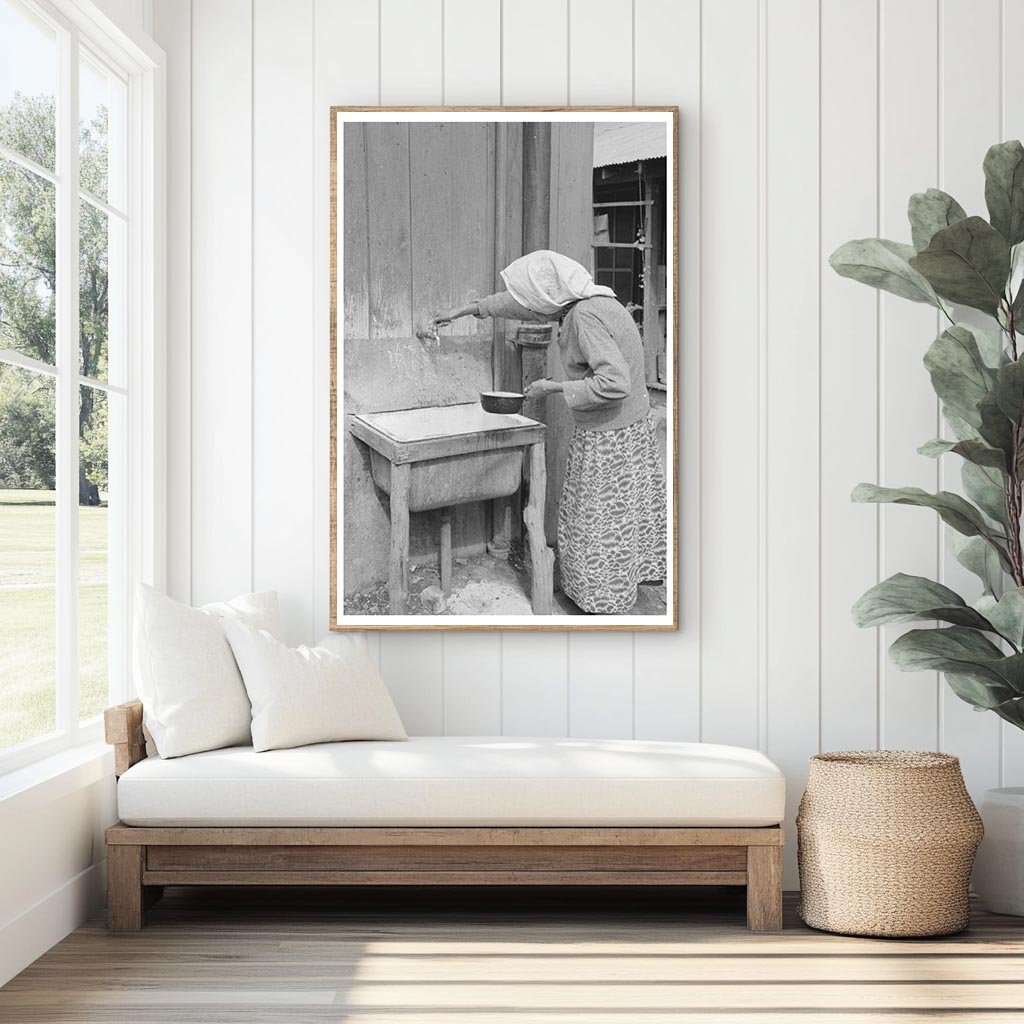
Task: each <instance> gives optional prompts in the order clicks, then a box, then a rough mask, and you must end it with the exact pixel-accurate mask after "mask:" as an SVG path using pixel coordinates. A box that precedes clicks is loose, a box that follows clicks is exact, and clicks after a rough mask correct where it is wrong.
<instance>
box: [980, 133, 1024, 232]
mask: <svg viewBox="0 0 1024 1024" xmlns="http://www.w3.org/2000/svg"><path fill="white" fill-rule="evenodd" d="M982 167H983V168H984V171H985V205H986V206H988V219H989V220H990V221H991V222H992V227H994V228H995V229H996V231H998V232H999V233H1000V234H1001V235H1002V236H1003V238H1005V239H1006V241H1007V242H1008V243H1009V244H1010V245H1016V244H1017V243H1018V242H1022V241H1024V146H1022V145H1021V144H1020V143H1019V142H1018V141H1016V140H1014V141H1012V142H999V143H996V145H994V146H992V147H991V148H990V149H989V151H988V152H987V153H986V154H985V162H984V163H983V164H982Z"/></svg>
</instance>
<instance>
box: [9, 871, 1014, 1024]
mask: <svg viewBox="0 0 1024 1024" xmlns="http://www.w3.org/2000/svg"><path fill="white" fill-rule="evenodd" d="M669 1020H673V1021H674V1020H685V1021H686V1024H711V1022H714V1024H780V1022H784V1021H785V1022H797V1021H798V1022H800V1024H810V1022H814V1024H867V1022H877V1021H892V1022H899V1024H916V1022H922V1021H935V1020H946V1021H956V1022H982V1021H986V1022H987V1021H999V1022H1007V1024H1008V1022H1011V1021H1021V1020H1024V919H1021V918H1012V917H997V916H994V915H990V914H986V913H984V912H983V911H981V910H976V912H975V916H974V920H973V922H972V925H971V928H970V930H969V931H967V932H965V933H964V934H962V935H959V936H952V937H950V938H945V939H937V940H922V941H895V940H867V939H853V938H844V937H841V936H834V935H825V934H822V933H820V932H813V931H811V930H810V929H808V928H805V927H803V926H802V925H801V924H800V923H799V921H798V920H797V917H796V913H795V897H792V896H787V899H786V930H785V931H784V932H782V933H780V934H773V935H755V934H752V933H750V932H747V931H746V930H745V928H744V924H743V893H742V891H739V890H735V889H720V890H719V889H715V890H662V891H652V890H600V891H598V890H586V891H579V890H570V891H562V892H554V893H553V892H551V891H545V892H538V891H536V890H526V891H524V890H518V891H509V890H443V891H438V890H434V891H430V892H422V891H408V890H399V891H388V892H379V891H368V890H354V891H345V890H335V889H332V890H322V889H292V890H287V889H264V890H252V889H247V890H241V889H234V890H232V889H207V890H203V889H178V890H170V891H169V892H168V895H167V896H166V897H165V899H164V900H163V901H162V902H160V903H159V904H157V905H156V906H155V907H154V908H153V909H152V910H151V911H150V920H149V924H148V925H147V928H146V929H145V930H144V931H143V932H140V933H138V934H134V935H110V934H108V933H107V932H106V930H105V927H104V916H103V914H99V915H97V916H96V917H95V918H94V919H93V920H91V921H90V922H89V923H88V924H87V925H85V926H84V927H82V928H80V929H78V931H76V932H75V933H74V934H73V935H70V936H69V937H68V938H67V939H65V940H64V941H63V942H61V943H60V944H59V945H58V946H56V947H54V949H52V950H50V952H49V953H47V954H46V955H45V956H43V957H42V958H40V959H39V960H38V961H36V963H34V964H33V965H32V966H31V967H29V968H28V969H27V970H25V971H24V972H22V974H20V975H19V976H18V977H17V978H15V979H14V980H12V981H11V982H10V983H9V984H8V985H7V986H6V987H4V988H3V989H0V1021H4V1022H8V1021H9V1022H17V1024H21V1022H25V1024H31V1022H44V1021H45V1022H62V1024H70V1022H76V1024H93V1022H101V1021H102V1022H108V1024H112V1022H118V1024H121V1022H130V1024H234V1022H239V1024H241V1022H243V1021H244V1022H246V1024H278V1022H306V1021H309V1022H321V1021H347V1022H353V1024H413V1022H421V1021H422V1022H437V1024H441V1022H449V1021H450V1022H453V1024H471V1022H472V1024H476V1022H481V1024H484V1022H485V1024H506V1022H507V1024H513V1022H515V1024H525V1022H530V1024H582V1022H584V1021H585V1022H587V1024H613V1022H614V1024H626V1022H645V1021H659V1022H665V1021H669Z"/></svg>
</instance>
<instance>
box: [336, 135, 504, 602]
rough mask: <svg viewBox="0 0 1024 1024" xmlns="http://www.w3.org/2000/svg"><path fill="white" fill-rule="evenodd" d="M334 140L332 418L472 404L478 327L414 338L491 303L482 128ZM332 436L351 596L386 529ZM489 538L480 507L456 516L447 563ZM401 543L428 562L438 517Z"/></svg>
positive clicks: (478, 378) (381, 508) (459, 325)
mask: <svg viewBox="0 0 1024 1024" xmlns="http://www.w3.org/2000/svg"><path fill="white" fill-rule="evenodd" d="M343 134H344V145H343V156H342V168H341V169H342V172H343V173H342V183H343V189H342V190H341V192H340V194H339V203H343V204H344V205H343V209H342V211H341V213H342V232H341V238H342V244H343V251H342V254H341V263H342V265H343V266H344V283H343V290H342V296H341V297H342V309H341V310H340V311H339V324H340V327H341V332H340V333H341V337H340V338H339V344H340V346H341V347H342V351H343V354H344V359H343V361H342V366H341V380H340V383H341V387H342V390H343V393H344V406H343V408H344V414H345V416H346V417H347V416H349V415H351V414H353V413H359V412H380V411H383V410H391V409H411V408H420V407H423V406H428V405H452V404H455V403H457V402H473V401H476V400H477V398H478V396H479V394H480V392H481V391H484V390H487V389H488V388H490V387H491V360H492V356H491V344H492V337H493V332H492V326H491V323H490V321H487V320H481V321H476V320H473V319H472V318H465V319H461V320H458V321H456V322H455V323H454V324H453V325H452V326H450V327H446V328H442V329H441V331H440V332H439V334H440V343H438V344H435V343H432V342H426V343H424V342H421V341H420V340H418V339H417V338H416V336H415V335H416V331H417V330H419V329H422V328H423V327H424V326H425V325H426V323H427V321H428V320H429V317H430V314H431V313H432V312H434V311H436V310H439V309H448V308H451V307H452V306H455V305H460V304H461V303H463V302H464V301H467V300H469V299H472V298H475V297H478V296H481V295H486V294H488V293H489V292H490V291H491V286H492V281H493V274H494V224H495V213H494V143H495V130H494V125H493V124H453V123H450V122H449V123H446V124H444V123H438V124H422V123H421V124H409V123H401V124H399V123H395V124H383V123H374V124H370V123H366V124H363V123H360V124H348V125H346V126H345V129H344V133H343ZM339 269H340V268H339ZM338 432H339V440H341V439H342V438H343V443H344V446H345V447H344V479H343V492H342V500H341V509H342V523H343V529H344V533H343V539H342V548H341V553H342V557H343V559H344V588H345V593H346V594H350V593H353V592H355V591H357V590H360V589H361V588H363V587H365V586H366V585H367V584H369V583H372V582H374V581H376V580H381V579H386V578H387V564H388V537H389V525H388V512H387V499H386V496H385V495H383V494H382V493H381V492H380V491H379V490H378V489H377V487H376V486H375V485H374V483H373V480H372V478H371V477H370V467H369V454H368V451H367V449H366V446H365V445H363V444H362V442H359V441H356V440H355V439H354V438H352V437H351V436H350V435H349V433H348V430H347V428H346V426H345V423H344V422H342V423H339V425H338ZM487 526H488V521H487V510H486V508H485V506H484V505H482V504H473V505H462V506H459V507H458V508H457V509H456V513H455V521H454V537H453V545H454V547H455V549H456V551H457V552H460V553H471V552H475V551H482V550H484V548H485V545H486V541H487ZM410 532H411V536H410V554H411V558H412V560H413V561H417V560H419V561H423V560H429V559H432V558H433V557H435V556H436V551H437V544H438V524H437V513H436V512H426V513H413V515H412V521H411V526H410Z"/></svg>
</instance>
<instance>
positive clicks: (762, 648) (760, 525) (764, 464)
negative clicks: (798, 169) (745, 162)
mask: <svg viewBox="0 0 1024 1024" xmlns="http://www.w3.org/2000/svg"><path fill="white" fill-rule="evenodd" d="M756 11H757V86H756V97H755V101H756V104H757V186H756V187H757V196H756V199H757V211H758V215H757V375H756V385H755V386H756V389H757V394H756V396H755V402H756V408H757V420H756V423H757V477H758V481H757V484H758V486H757V516H756V526H755V530H756V537H755V540H756V555H755V558H756V562H757V593H756V602H757V662H756V672H757V745H758V748H759V749H760V750H762V751H763V750H765V749H767V745H768V682H769V680H768V596H767V595H768V572H769V565H768V528H769V523H768V501H767V490H768V310H767V296H768V277H769V274H768V248H767V239H768V158H767V157H768V154H767V147H768V140H767V136H768V40H767V36H768V7H767V0H757V8H756Z"/></svg>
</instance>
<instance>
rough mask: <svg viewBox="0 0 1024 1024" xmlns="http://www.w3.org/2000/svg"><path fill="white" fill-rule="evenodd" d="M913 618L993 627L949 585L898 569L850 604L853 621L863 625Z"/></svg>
mask: <svg viewBox="0 0 1024 1024" xmlns="http://www.w3.org/2000/svg"><path fill="white" fill-rule="evenodd" d="M915 619H918V620H920V619H939V620H941V621H942V622H952V623H953V624H954V625H958V626H972V627H973V628H974V629H987V630H990V631H991V630H992V626H991V624H990V623H989V622H988V620H987V619H986V618H985V616H984V615H982V614H980V613H979V612H978V611H976V610H975V609H974V608H971V607H969V606H968V605H967V602H966V601H964V599H963V598H962V597H961V596H960V595H959V594H957V593H956V592H955V591H952V590H950V589H949V587H944V586H943V585H942V584H941V583H936V582H935V581H934V580H929V579H925V578H924V577H923V576H906V575H904V574H903V573H901V572H900V573H897V574H896V575H895V576H890V577H889V578H888V579H887V580H883V581H882V582H881V583H877V584H875V586H873V587H872V588H871V589H870V590H869V591H867V593H865V594H864V595H863V596H862V597H861V598H860V599H859V600H858V601H857V603H856V604H855V605H854V606H853V621H854V622H855V623H856V624H857V625H858V626H861V627H862V628H864V627H868V626H882V625H884V624H885V623H887V622H911V621H913V620H915Z"/></svg>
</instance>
